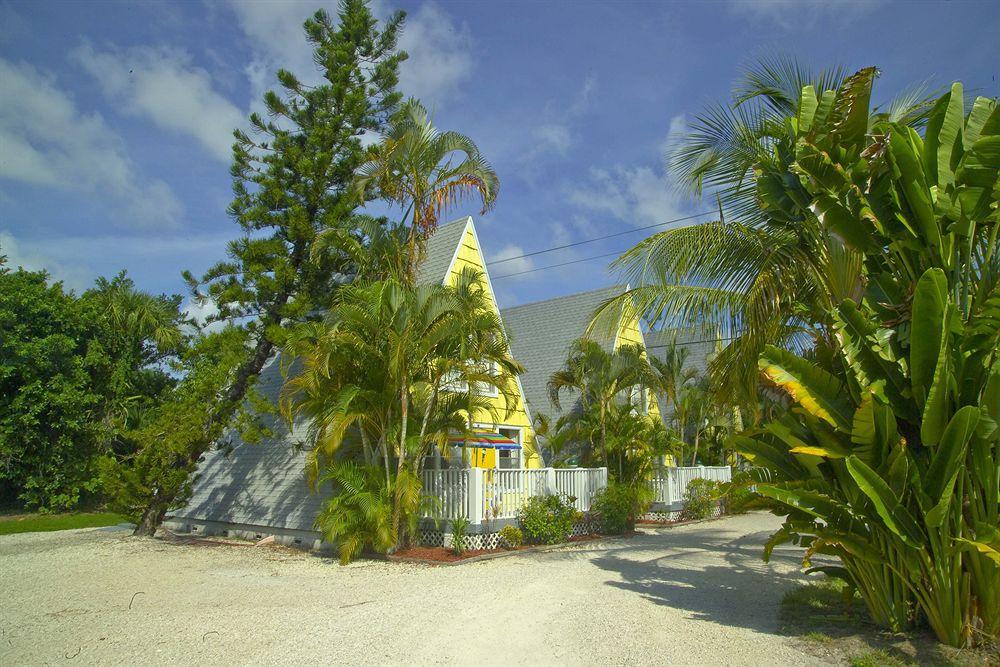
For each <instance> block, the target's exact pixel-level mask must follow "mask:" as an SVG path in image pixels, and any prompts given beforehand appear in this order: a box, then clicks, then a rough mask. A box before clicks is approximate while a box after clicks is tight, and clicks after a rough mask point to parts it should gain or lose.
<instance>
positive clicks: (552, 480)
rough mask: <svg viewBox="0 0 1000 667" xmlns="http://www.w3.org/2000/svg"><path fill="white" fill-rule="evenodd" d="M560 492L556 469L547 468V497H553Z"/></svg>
mask: <svg viewBox="0 0 1000 667" xmlns="http://www.w3.org/2000/svg"><path fill="white" fill-rule="evenodd" d="M558 492H559V490H558V488H557V487H556V469H555V468H546V469H545V495H547V496H552V495H555V494H556V493H558Z"/></svg>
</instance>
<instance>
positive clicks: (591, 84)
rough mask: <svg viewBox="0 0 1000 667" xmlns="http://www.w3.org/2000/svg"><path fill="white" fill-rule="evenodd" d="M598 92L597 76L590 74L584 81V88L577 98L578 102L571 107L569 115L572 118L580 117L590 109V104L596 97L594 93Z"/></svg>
mask: <svg viewBox="0 0 1000 667" xmlns="http://www.w3.org/2000/svg"><path fill="white" fill-rule="evenodd" d="M596 90H597V76H596V75H594V74H588V75H587V76H586V78H585V79H584V80H583V86H582V87H581V88H580V92H579V93H578V94H577V96H576V100H575V101H574V102H573V104H571V105H570V107H569V113H570V115H572V116H579V115H580V114H582V113H585V112H586V111H587V110H588V109H590V102H591V100H592V99H593V97H594V92H595V91H596Z"/></svg>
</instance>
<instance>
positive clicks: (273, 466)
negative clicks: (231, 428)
mask: <svg viewBox="0 0 1000 667" xmlns="http://www.w3.org/2000/svg"><path fill="white" fill-rule="evenodd" d="M279 366H280V364H279V362H278V357H274V358H273V359H271V361H270V362H269V363H268V365H267V366H265V367H264V370H263V371H262V372H261V375H260V380H259V381H258V382H257V390H258V391H259V392H260V393H261V394H263V395H264V396H265V397H267V398H268V399H269V400H271V401H272V402H274V403H275V404H277V400H278V393H279V392H280V390H281V385H282V382H283V378H282V376H281V369H280V368H279ZM262 421H264V422H265V424H266V425H267V426H268V427H269V428H270V429H271V431H272V433H273V434H274V435H273V436H272V437H270V438H267V439H265V440H263V441H262V442H259V443H256V444H250V443H243V442H238V443H237V445H236V447H235V448H234V449H233V450H232V451H231V452H228V453H227V452H226V451H224V450H219V449H213V450H212V451H211V452H209V453H208V454H206V456H205V459H204V460H203V461H202V462H201V464H200V465H199V466H198V472H197V475H198V476H197V479H196V480H195V483H194V488H193V495H192V496H191V500H189V501H188V503H187V505H186V506H185V507H184V508H182V509H180V510H177V511H176V512H173V513H172V514H173V516H174V517H177V518H186V519H190V520H195V521H197V520H209V521H221V522H225V523H235V524H245V525H249V526H261V527H274V528H286V529H291V530H312V529H313V520H314V519H315V518H316V515H317V513H318V512H319V509H320V505H321V504H322V502H323V500H324V499H325V495H324V494H312V493H310V492H309V488H308V486H307V485H306V478H305V453H304V451H303V450H302V447H301V444H300V441H302V440H304V438H305V434H306V427H305V426H304V425H302V426H298V425H297V426H296V428H295V431H294V432H290V431H289V430H288V427H287V424H286V423H285V421H284V420H283V419H280V418H279V417H278V416H277V415H265V416H263V418H262Z"/></svg>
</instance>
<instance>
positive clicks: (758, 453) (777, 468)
mask: <svg viewBox="0 0 1000 667" xmlns="http://www.w3.org/2000/svg"><path fill="white" fill-rule="evenodd" d="M732 443H733V447H734V448H735V449H736V451H738V452H739V453H740V454H743V455H744V456H746V457H747V458H748V459H749V460H750V462H751V463H753V464H754V465H755V466H760V467H762V468H767V469H769V470H771V471H773V472H775V473H777V474H779V475H781V477H782V478H783V479H798V478H800V477H801V476H803V475H806V474H807V473H806V471H805V469H804V468H803V467H802V466H801V465H800V464H799V463H798V462H797V461H796V460H795V458H794V457H793V456H792V455H791V454H789V453H788V452H783V451H781V450H779V449H778V448H777V447H776V446H774V445H770V444H768V443H766V442H763V441H761V440H759V439H757V438H748V437H747V436H743V435H737V436H735V437H734V438H733V440H732Z"/></svg>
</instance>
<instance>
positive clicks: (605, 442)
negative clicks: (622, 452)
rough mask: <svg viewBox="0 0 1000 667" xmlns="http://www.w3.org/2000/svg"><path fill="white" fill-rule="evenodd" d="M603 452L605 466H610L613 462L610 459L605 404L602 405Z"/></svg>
mask: <svg viewBox="0 0 1000 667" xmlns="http://www.w3.org/2000/svg"><path fill="white" fill-rule="evenodd" d="M601 450H602V451H603V452H604V465H609V464H610V463H611V461H610V460H609V459H608V425H607V423H606V416H605V406H604V403H601Z"/></svg>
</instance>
